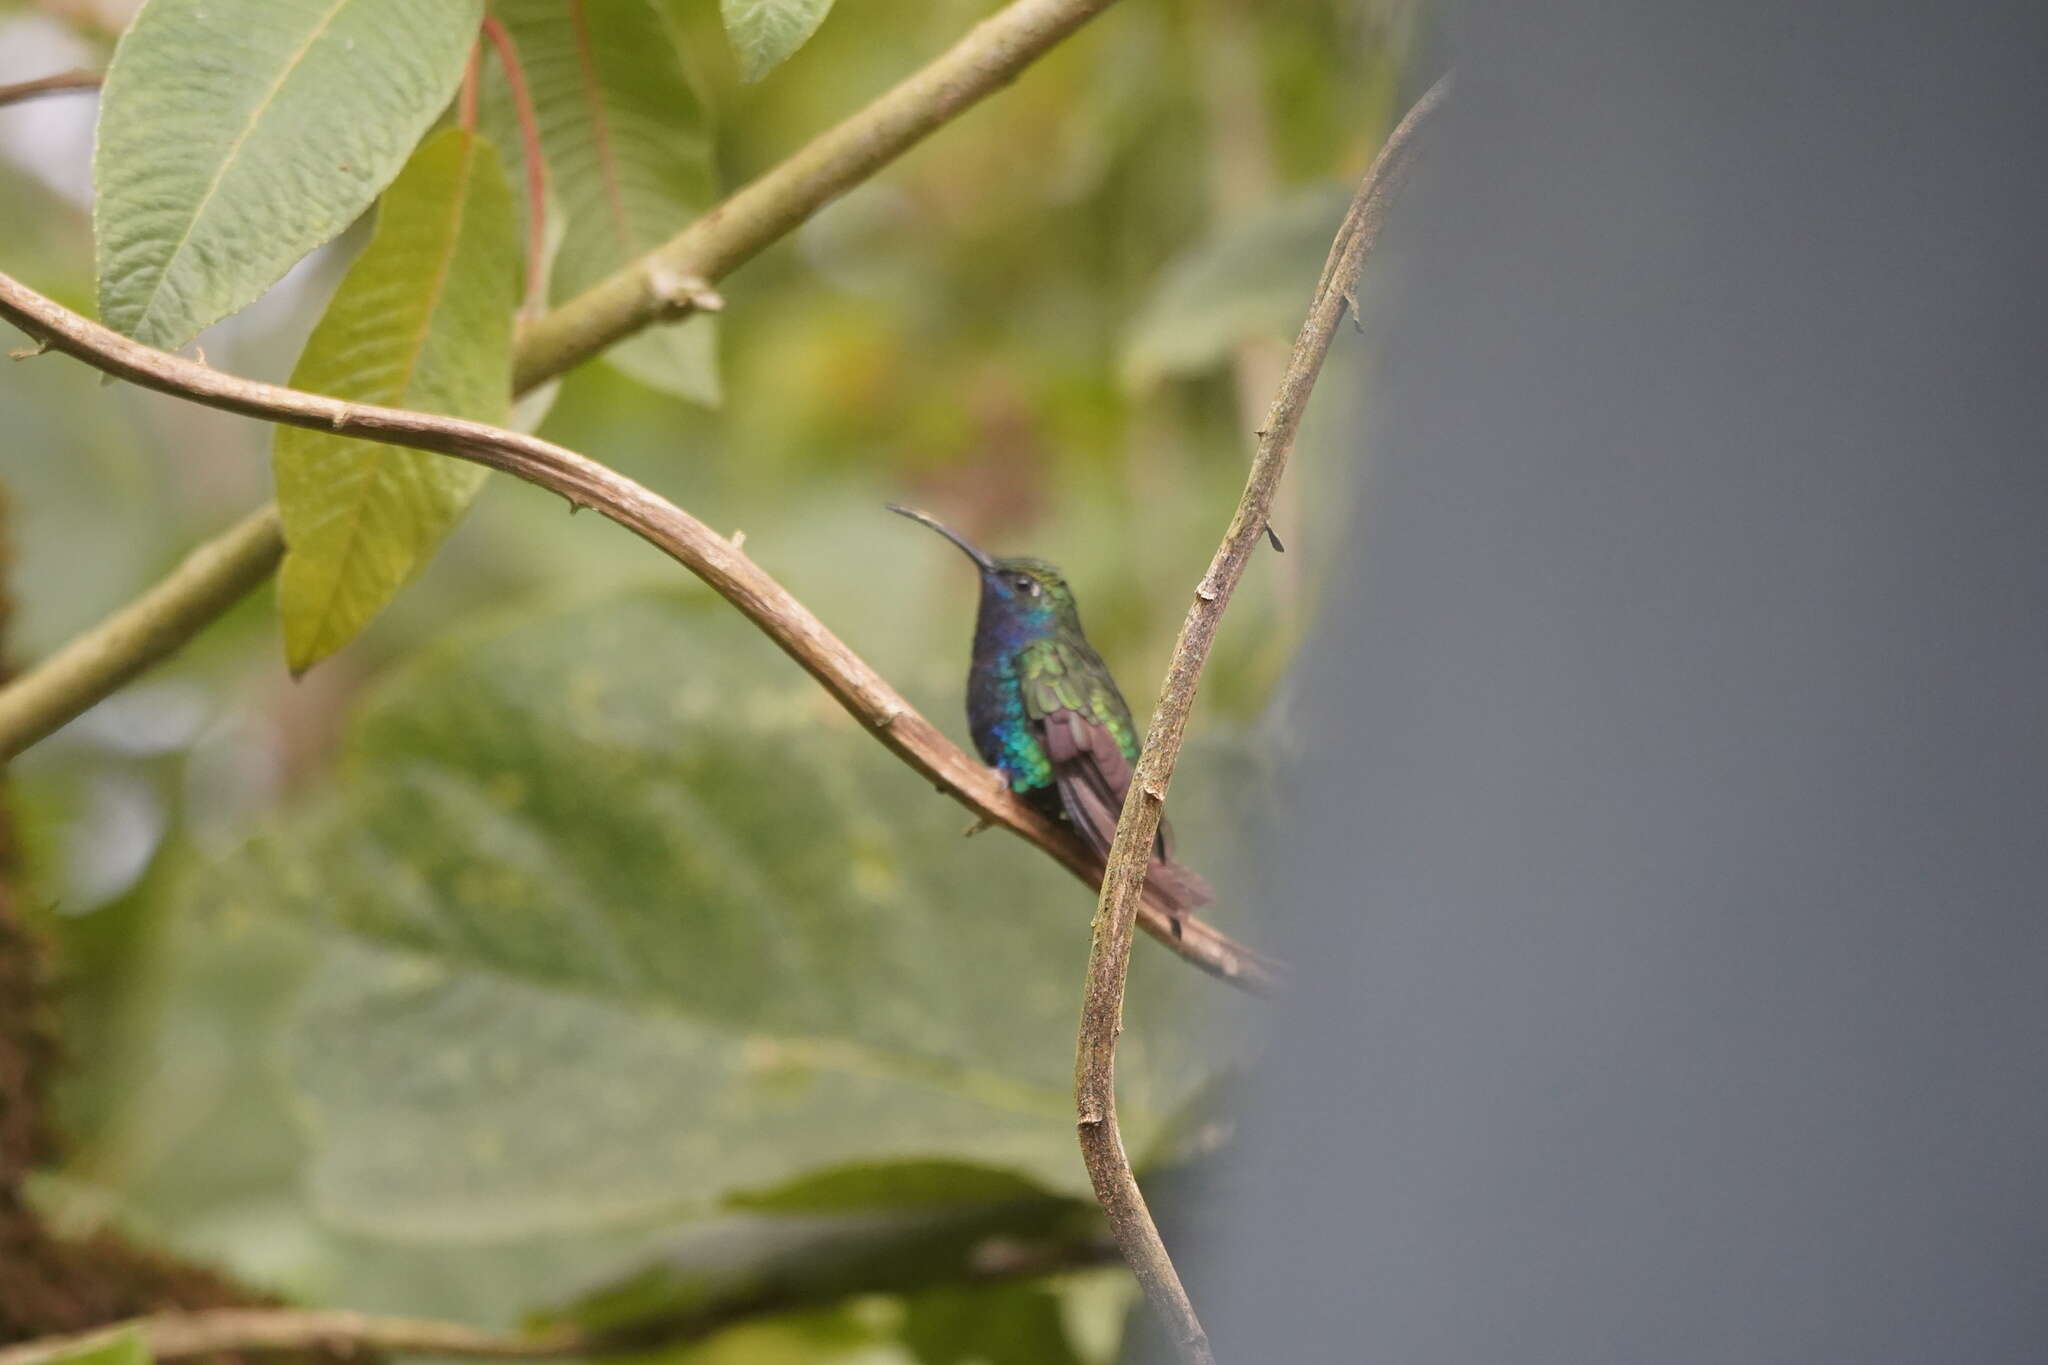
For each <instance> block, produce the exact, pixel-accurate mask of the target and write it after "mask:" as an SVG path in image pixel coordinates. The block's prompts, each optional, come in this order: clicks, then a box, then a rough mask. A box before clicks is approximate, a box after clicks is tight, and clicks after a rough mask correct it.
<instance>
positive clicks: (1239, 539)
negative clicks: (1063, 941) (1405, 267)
mask: <svg viewBox="0 0 2048 1365" xmlns="http://www.w3.org/2000/svg"><path fill="white" fill-rule="evenodd" d="M1448 81H1449V77H1445V78H1444V79H1443V80H1440V81H1438V82H1437V83H1436V84H1435V85H1434V86H1432V87H1431V88H1430V90H1429V92H1428V93H1427V94H1425V95H1424V96H1423V97H1422V99H1421V100H1419V101H1418V102H1417V103H1416V105H1415V107H1414V108H1413V109H1412V110H1410V111H1409V113H1408V116H1407V117H1406V118H1404V119H1403V120H1401V122H1400V124H1399V125H1398V126H1396V127H1395V129H1394V131H1393V132H1392V134H1390V135H1389V136H1388V138H1387V143H1386V146H1385V147H1383V148H1382V149H1381V150H1380V154H1379V156H1378V158H1376V159H1375V160H1374V162H1373V164H1372V168H1371V169H1370V170H1368V171H1367V172H1366V173H1365V179H1364V180H1363V181H1362V182H1361V183H1360V184H1359V187H1358V193H1357V195H1356V196H1355V197H1354V198H1353V199H1352V201H1351V207H1350V210H1349V211H1348V212H1347V213H1346V214H1345V216H1344V222H1343V224H1342V225H1341V226H1340V227H1339V228H1338V230H1337V239H1336V241H1335V242H1334V243H1332V245H1331V247H1330V256H1329V260H1328V262H1327V263H1326V264H1325V265H1324V267H1323V275H1322V278H1321V279H1320V280H1319V281H1317V283H1316V290H1315V295H1314V297H1313V298H1312V300H1311V301H1310V304H1309V312H1308V317H1307V319H1306V320H1305V321H1304V322H1303V323H1302V324H1301V331H1300V333H1299V334H1298V335H1297V336H1296V338H1295V341H1294V350H1293V353H1292V354H1291V355H1290V356H1289V358H1288V362H1287V373H1286V375H1285V376H1284V377H1283V378H1282V380H1281V382H1280V391H1279V393H1278V394H1277V395H1275V397H1274V399H1273V405H1272V408H1271V410H1270V411H1269V412H1268V414H1267V417H1266V425H1265V427H1264V429H1263V430H1261V431H1260V433H1259V443H1258V448H1257V451H1256V453H1255V454H1254V455H1253V457H1252V467H1251V473H1250V475H1249V477H1248V478H1247V479H1246V481H1245V488H1244V494H1243V496H1242V497H1240V498H1239V499H1238V504H1237V510H1236V512H1235V513H1234V515H1232V517H1231V519H1230V527H1229V529H1228V530H1227V531H1226V532H1225V533H1224V536H1223V543H1222V544H1221V545H1219V546H1217V548H1216V554H1215V557H1214V558H1213V559H1211V560H1210V562H1209V570H1208V572H1207V573H1205V574H1203V575H1202V581H1201V582H1200V583H1199V584H1198V585H1197V586H1196V588H1195V599H1194V602H1193V603H1192V604H1191V605H1190V606H1189V607H1188V614H1187V619H1186V620H1185V621H1184V622H1183V623H1182V625H1181V628H1180V638H1179V639H1178V640H1177V641H1176V642H1175V644H1174V649H1173V659H1172V661H1171V662H1170V663H1169V664H1168V665H1167V669H1166V679H1165V681H1164V682H1162V683H1161V684H1160V688H1159V705H1158V708H1157V709H1156V710H1155V711H1154V712H1153V715H1152V725H1151V728H1150V729H1149V730H1148V731H1147V733H1146V735H1145V748H1144V751H1143V752H1142V753H1141V754H1139V756H1138V763H1137V767H1136V768H1135V770H1134V771H1133V772H1132V774H1131V786H1130V791H1129V792H1128V793H1127V794H1126V796H1125V798H1124V808H1123V813H1122V814H1121V815H1120V816H1119V817H1118V819H1117V826H1116V838H1115V840H1114V841H1113V842H1112V843H1111V845H1110V850H1109V858H1108V864H1107V866H1106V868H1105V869H1104V872H1103V878H1102V891H1101V896H1100V898H1099V899H1098V900H1097V902H1096V908H1095V921H1094V930H1093V936H1092V939H1091V941H1090V944H1089V949H1088V978H1087V989H1086V994H1085V997H1084V999H1083V1001H1082V1006H1081V1028H1080V1036H1079V1039H1078V1041H1077V1043H1076V1045H1075V1053H1074V1107H1075V1114H1076V1122H1077V1127H1078V1130H1079V1133H1080V1139H1081V1155H1082V1159H1083V1160H1084V1161H1085V1162H1086V1163H1087V1165H1088V1176H1089V1179H1090V1181H1091V1182H1092V1183H1093V1185H1094V1187H1095V1197H1096V1199H1097V1201H1098V1202H1099V1203H1101V1205H1102V1209H1103V1212H1104V1213H1105V1214H1107V1215H1108V1217H1109V1225H1110V1230H1111V1231H1112V1232H1113V1233H1114V1234H1115V1235H1116V1240H1117V1246H1118V1247H1119V1248H1120V1249H1121V1250H1122V1251H1123V1253H1124V1259H1125V1260H1126V1261H1128V1262H1129V1263H1130V1266H1131V1270H1132V1271H1133V1272H1134V1273H1135V1274H1136V1275H1137V1277H1138V1283H1139V1284H1141V1285H1142V1286H1143V1287H1144V1290H1145V1296H1146V1298H1147V1299H1149V1300H1150V1301H1151V1304H1152V1307H1153V1310H1154V1311H1155V1312H1156V1313H1158V1315H1159V1317H1160V1319H1161V1320H1162V1321H1163V1322H1164V1323H1165V1325H1166V1327H1167V1330H1168V1331H1169V1332H1170V1333H1171V1334H1172V1337H1173V1340H1174V1343H1175V1345H1176V1346H1177V1348H1178V1349H1179V1351H1180V1356H1181V1359H1182V1360H1183V1361H1186V1362H1189V1365H1214V1361H1215V1356H1214V1355H1213V1354H1212V1353H1211V1351H1210V1349H1209V1338H1208V1334H1207V1333H1206V1332H1205V1331H1204V1330H1203V1328H1202V1323H1201V1320H1200V1318H1199V1317H1197V1316H1196V1313H1195V1309H1194V1304H1193V1303H1192V1302H1191V1301H1190V1300H1189V1298H1188V1294H1187V1290H1186V1288H1185V1287H1184V1286H1183V1285H1182V1284H1181V1281H1180V1276H1179V1275H1178V1273H1176V1272H1175V1270H1174V1268H1173V1258H1172V1257H1171V1256H1170V1255H1168V1254H1167V1250H1166V1244H1165V1242H1164V1241H1162V1240H1161V1239H1160V1236H1159V1228H1158V1226H1157V1225H1156V1224H1154V1223H1153V1221H1152V1215H1151V1212H1150V1210H1148V1209H1147V1208H1146V1206H1145V1196H1144V1194H1143V1192H1142V1191H1140V1190H1139V1188H1138V1181H1137V1178H1136V1177H1135V1176H1134V1175H1133V1174H1132V1172H1131V1163H1130V1158H1129V1157H1128V1156H1127V1155H1126V1154H1125V1152H1124V1145H1123V1137H1122V1135H1121V1133H1120V1132H1119V1131H1118V1127H1117V1118H1116V1044H1117V1036H1118V1035H1119V1034H1120V1033H1121V1032H1122V1031H1123V1013H1124V985H1125V982H1126V980H1127V979H1128V977H1129V975H1130V967H1131V936H1132V927H1133V924H1134V922H1135V919H1136V916H1137V913H1138V909H1139V906H1140V905H1141V904H1142V900H1141V896H1142V893H1143V891H1144V886H1145V871H1146V868H1147V866H1148V865H1149V864H1150V862H1151V856H1152V852H1151V851H1152V843H1153V837H1154V835H1156V834H1157V833H1158V830H1159V817H1160V811H1161V808H1162V806H1163V805H1164V803H1165V800H1166V789H1167V785H1168V784H1169V783H1170V782H1171V781H1172V780H1173V769H1174V764H1175V762H1176V761H1177V760H1178V759H1179V757H1180V746H1181V740H1182V738H1183V737H1184V736H1185V734H1186V732H1187V722H1188V713H1189V712H1190V711H1191V710H1192V709H1193V707H1194V704H1195V690H1196V687H1197V685H1198V684H1199V683H1200V681H1201V677H1202V668H1203V666H1204V665H1205V664H1207V663H1208V661H1209V648H1210V646H1211V645H1212V644H1213V643H1214V642H1215V639H1216V626H1217V623H1218V622H1219V621H1220V620H1221V619H1222V617H1223V609H1224V608H1225V607H1227V606H1229V605H1230V596H1231V593H1232V592H1234V591H1235V590H1236V588H1237V583H1238V580H1239V579H1240V578H1242V577H1243V576H1244V569H1245V565H1246V564H1247V563H1248V562H1249V561H1250V559H1251V554H1252V551H1253V550H1254V549H1255V548H1256V547H1257V545H1258V543H1259V540H1260V538H1261V537H1262V536H1263V535H1264V534H1265V531H1266V517H1267V514H1268V513H1269V511H1270V510H1271V508H1272V505H1273V495H1274V493H1275V492H1276V491H1277V490H1278V489H1279V486H1280V476H1281V474H1282V473H1283V472H1284V471H1285V470H1286V468H1287V456H1288V452H1289V451H1290V450H1291V449H1292V448H1293V445H1294V434H1295V431H1296V430H1297V429H1298V428H1299V427H1300V425H1301V415H1302V412H1303V410H1304V409H1305V408H1306V407H1307V406H1308V397H1309V393H1310V391H1311V390H1313V389H1314V387H1315V382H1316V376H1317V375H1318V374H1319V373H1320V372H1321V371H1322V368H1323V357H1324V356H1325V355H1327V354H1328V353H1329V349H1330V338H1331V337H1332V336H1333V335H1334V334H1335V333H1336V330H1337V323H1338V321H1339V320H1340V319H1341V318H1342V317H1343V315H1344V308H1345V305H1346V303H1347V301H1349V300H1350V299H1351V297H1352V295H1353V294H1354V293H1355V291H1356V289H1357V286H1358V276H1359V272H1360V271H1361V270H1362V269H1363V268H1364V266H1365V259H1366V256H1367V255H1368V253H1370V252H1371V250H1372V246H1373V243H1374V241H1375V240H1377V238H1378V236H1379V231H1380V227H1381V225H1382V224H1383V223H1384V222H1385V221H1386V212H1387V206H1388V205H1389V204H1390V203H1391V202H1392V200H1393V197H1394V195H1395V194H1396V193H1397V192H1398V191H1399V189H1400V186H1401V182H1402V181H1403V180H1404V179H1405V178H1406V175H1407V171H1408V167H1409V165H1410V163H1411V161H1412V158H1413V151H1414V144H1415V134H1416V131H1417V130H1418V129H1419V128H1420V127H1421V126H1422V125H1423V124H1424V123H1425V122H1426V121H1427V120H1428V118H1429V116H1430V115H1431V114H1432V113H1434V112H1435V111H1436V109H1437V108H1438V106H1439V105H1441V104H1442V102H1443V99H1444V96H1445V93H1446V91H1447V90H1448V88H1449V86H1448Z"/></svg>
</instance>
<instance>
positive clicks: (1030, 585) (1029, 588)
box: [1017, 573, 1038, 597]
mask: <svg viewBox="0 0 2048 1365" xmlns="http://www.w3.org/2000/svg"><path fill="white" fill-rule="evenodd" d="M1017 586H1018V587H1020V588H1022V589H1023V590H1024V591H1025V592H1028V593H1030V594H1031V595H1032V596H1033V597H1036V596H1038V580H1037V579H1035V578H1032V577H1031V576H1030V575H1028V574H1021V573H1020V574H1018V575H1017Z"/></svg>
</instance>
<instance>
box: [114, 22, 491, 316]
mask: <svg viewBox="0 0 2048 1365" xmlns="http://www.w3.org/2000/svg"><path fill="white" fill-rule="evenodd" d="M482 12H483V6H482V4H481V0H149V3H148V4H146V5H144V6H143V8H142V12H141V13H140V14H139V15H137V16H136V19H135V22H134V24H133V25H132V26H131V27H130V28H129V30H128V32H127V34H126V35H125V36H124V37H123V38H122V39H121V45H120V47H119V48H118V49H117V50H116V52H115V54H114V61H113V64H112V66H111V67H109V69H108V71H107V83H106V89H105V91H104V92H103V94H102V96H101V100H100V124H99V138H98V146H97V148H96V149H95V151H94V155H93V177H94V181H95V183H96V185H97V187H98V196H97V199H96V202H95V204H94V207H93V219H94V230H95V231H94V235H95V237H96V238H97V242H98V249H99V281H100V315H101V316H102V317H103V318H104V319H105V320H106V323H107V325H108V326H109V327H114V328H118V329H119V330H121V331H123V332H126V333H127V334H128V335H130V336H132V337H135V338H136V339H138V340H140V341H145V342H147V343H149V344H150V345H152V346H161V347H165V348H167V349H175V348H176V347H179V346H182V345H184V344H185V343H186V342H188V341H190V340H191V339H192V338H193V337H194V336H196V335H198V333H199V331H200V329H201V328H203V327H206V326H208V325H209V324H211V323H213V322H216V321H218V320H219V319H221V318H223V317H225V316H227V315H228V314H229V313H232V312H234V311H235V310H236V309H238V308H241V307H243V306H244V305H246V304H248V303H250V302H251V301H252V300H254V299H255V298H256V296H257V295H259V294H261V293H262V292H263V291H264V290H265V289H268V288H269V287H270V286H271V285H273V284H275V283H276V282H277V281H278V279H279V278H280V277H281V276H282V275H283V274H284V272H285V271H287V270H289V269H290V268H291V266H292V263H293V262H294V261H296V260H298V259H299V258H300V257H301V256H303V255H305V254H306V253H307V252H308V251H311V250H312V249H313V248H314V247H316V246H319V245H320V244H321V243H322V242H325V241H327V240H329V239H330V238H332V237H333V236H334V235H335V234H336V233H338V232H340V231H341V230H342V229H343V228H345V227H347V226H348V225H349V223H350V222H352V221H354V219H355V217H356V215H358V214H360V213H361V212H362V211H363V210H364V209H365V208H367V207H368V206H369V204H370V201H371V200H373V199H375V198H376V197H377V192H378V191H379V190H381V189H383V188H384V186H385V185H386V184H387V183H388V182H389V181H390V179H391V177H392V176H393V174H395V173H396V172H397V170H398V168H399V167H400V166H401V165H403V164H404V162H405V158H406V154H407V153H408V152H410V151H411V150H412V147H413V144H414V143H415V142H417V141H418V140H419V137H420V134H421V133H423V132H424V131H426V128H427V125H428V124H429V123H430V122H432V121H433V118H434V116H435V115H436V114H438V113H439V112H440V111H441V110H442V109H443V108H445V107H446V106H447V103H448V97H449V96H450V95H451V94H452V93H453V92H454V90H455V85H456V82H457V81H458V80H460V79H461V76H462V68H463V63H464V61H465V60H466V59H467V57H468V55H469V50H470V46H471V44H472V43H473V42H474V41H475V38H476V29H477V23H478V20H479V18H480V16H481V15H482Z"/></svg>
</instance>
